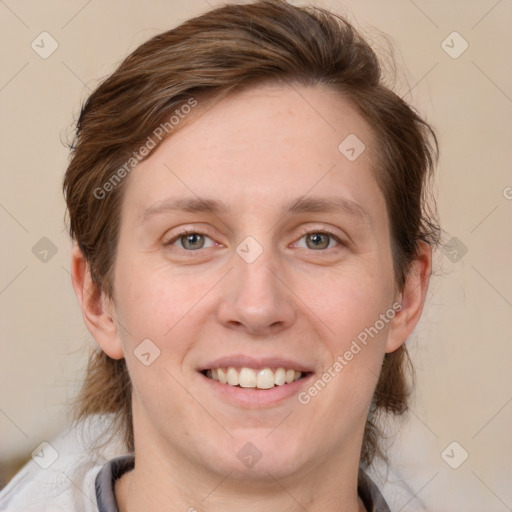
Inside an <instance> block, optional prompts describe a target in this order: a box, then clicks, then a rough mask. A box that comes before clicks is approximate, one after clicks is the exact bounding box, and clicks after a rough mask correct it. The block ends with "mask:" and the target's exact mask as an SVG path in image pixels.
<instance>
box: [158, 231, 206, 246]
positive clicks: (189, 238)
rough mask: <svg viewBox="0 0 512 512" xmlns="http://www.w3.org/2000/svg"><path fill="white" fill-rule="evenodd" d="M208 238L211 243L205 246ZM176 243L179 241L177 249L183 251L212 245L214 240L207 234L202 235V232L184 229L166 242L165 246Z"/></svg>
mask: <svg viewBox="0 0 512 512" xmlns="http://www.w3.org/2000/svg"><path fill="white" fill-rule="evenodd" d="M206 240H210V241H211V242H212V244H210V245H209V246H205V241H206ZM176 243H179V244H180V245H181V247H179V246H178V248H179V249H182V250H185V251H195V250H197V249H205V248H207V247H214V246H215V244H216V243H215V242H214V241H213V240H212V239H211V238H210V237H209V236H207V235H204V234H202V233H198V232H197V231H190V230H189V231H184V232H182V233H180V234H178V235H176V236H175V237H173V238H172V239H171V240H169V241H168V242H166V244H165V245H166V246H170V245H172V246H175V244H176Z"/></svg>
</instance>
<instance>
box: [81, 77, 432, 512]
mask: <svg viewBox="0 0 512 512" xmlns="http://www.w3.org/2000/svg"><path fill="white" fill-rule="evenodd" d="M200 107H201V105H199V106H198V107H197V108H200ZM349 134H356V135H357V137H358V138H359V139H360V140H361V141H363V142H364V144H365V145H366V150H365V151H364V152H363V153H362V154H361V155H360V156H359V157H358V158H357V159H356V160H355V161H349V160H348V159H347V158H346V157H345V156H344V155H343V154H342V153H341V152H340V151H339V150H338V145H339V144H340V143H341V141H343V140H344V139H345V138H346V137H347V135H349ZM374 149H375V142H374V140H373V135H372V132H371V130H370V128H369V126H368V125H367V124H366V122H365V121H364V120H363V119H362V118H361V116H360V115H359V114H358V113H357V112H356V111H355V110H354V109H353V108H352V107H351V105H350V104H349V103H347V102H346V100H344V99H342V98H341V97H340V96H339V95H338V94H337V93H335V92H334V91H332V90H331V89H328V88H326V87H323V86H317V87H304V86H297V85H294V86H293V87H288V86H270V85H260V86H257V87H253V88H251V89H249V90H245V91H242V92H238V93H236V94H232V95H230V96H228V97H226V98H224V99H222V100H221V101H219V102H218V103H216V104H215V106H214V107H213V108H210V109H208V110H205V111H204V112H202V114H201V115H200V116H199V117H198V118H197V119H195V120H194V122H192V123H188V124H187V125H186V126H185V127H183V128H182V129H180V130H179V131H177V132H176V133H175V134H174V135H173V136H172V137H170V138H169V139H167V140H166V141H165V142H164V143H163V144H162V145H161V146H160V147H159V148H158V149H157V150H156V151H155V152H154V153H153V154H152V155H151V156H150V157H149V158H148V159H147V160H145V161H144V162H143V163H141V164H139V165H138V166H137V167H136V168H134V169H133V171H132V172H131V174H130V176H129V178H127V183H125V185H126V189H125V190H124V199H123V207H122V215H121V230H120V238H119V246H118V253H117V257H116V261H115V273H114V288H115V291H114V297H113V300H108V299H107V297H105V295H104V294H103V292H102V291H101V290H99V289H98V288H97V287H96V286H95V285H93V284H92V282H91V279H90V273H89V269H88V266H87V264H86V262H85V261H84V259H83V256H82V255H81V253H80V251H79V250H78V248H76V247H75V249H74V250H73V256H72V257H73V261H72V275H73V285H74V288H75V291H76V294H77V297H78V299H79V302H80V304H81V308H82V311H83V316H84V320H85V322H86V324H87V327H88V329H89V330H90V332H91V334H92V336H93V337H94V338H95V339H96V341H97V342H98V344H99V345H100V346H101V348H102V349H103V350H104V351H105V352H106V353H107V354H108V355H109V356H111V357H113V358H122V357H125V358H126V363H127V365H128V369H129V372H130V375H131V379H132V383H133V414H134V432H135V458H136V467H135V469H134V470H133V471H131V472H129V473H127V474H125V475H124V476H123V477H122V478H121V479H120V480H119V481H118V482H117V484H116V497H117V501H118V504H119V509H120V511H122V512H127V511H128V512H132V511H138V510H154V511H159V510H183V511H185V510H190V508H191V507H193V508H194V509H196V510H198V511H200V510H208V512H217V511H223V512H230V511H234V510H237V511H238V510H240V508H243V510H244V511H249V512H250V511H256V510H258V511H262V510H282V511H290V512H291V511H299V510H303V509H307V510H308V511H309V512H317V511H320V510H321V511H322V512H331V511H332V512H334V511H339V510H344V511H346V512H355V511H361V510H364V507H363V505H362V502H361V501H360V500H359V498H358V496H357V470H358V466H359V456H360V449H361V444H362V439H363V431H364V426H365V422H366V418H367V413H368V408H369V405H370V402H371V397H372V395H373V391H374V388H375V385H376V383H377V378H378V375H379V370H380V366H381V364H382V359H383V357H384V355H385V353H386V352H392V351H394V350H396V349H397V348H398V347H399V346H400V345H401V344H402V343H404V341H405V340H406V339H407V337H408V336H409V335H410V334H411V332H412V331H413V329H414V327H415V325H416V323H417V322H418V320H419V318H420V315H421V310H422V307H423V304H424V300H425V295H426V292H427V287H428V282H429V278H430V274H431V250H430V248H429V247H428V246H427V245H426V244H423V243H422V244H421V245H420V250H419V257H418V259H417V260H416V261H415V262H414V264H413V265H412V267H411V272H410V273H409V275H408V278H407V283H406V285H405V287H404V289H403V290H401V291H400V290H397V288H396V285H395V280H394V275H393V267H392V258H391V248H390V227H389V219H388V216H387V212H386V206H385V199H384V196H383V194H382V192H381V191H380V189H379V187H378V186H377V182H376V180H375V177H374V173H373V171H372V167H371V166H372V163H373V161H372V159H375V158H376V156H375V151H374ZM170 196H173V197H181V196H192V197H197V196H199V197H201V198H210V199H216V200H222V201H224V202H225V203H227V205H228V206H229V208H230V210H229V212H227V213H221V214H218V215H215V214H212V213H188V212H185V211H173V212H165V213H160V214H155V215H153V216H151V217H149V218H148V219H147V221H146V222H144V223H141V216H143V213H144V212H145V211H146V210H147V209H148V208H149V207H151V206H153V205H155V204H156V203H158V202H159V201H162V200H164V199H166V198H169V197H170ZM303 196H306V197H317V198H327V197H333V196H336V197H343V198H346V199H349V200H351V201H353V202H355V203H357V204H358V205H359V206H360V207H362V208H363V209H364V210H365V211H366V212H367V218H360V217H358V216H355V215H349V214H348V213H347V212H344V211H343V210H341V209H340V210H338V211H336V212H315V213H311V212H310V213H307V212H306V213H299V214H295V213H293V214H292V213H288V214H285V215H283V214H282V213H281V208H282V206H283V205H284V204H285V203H288V202H289V201H291V200H293V199H297V198H301V197H303ZM182 228H190V229H191V230H193V231H194V232H196V233H199V234H203V235H205V238H204V239H201V238H199V240H197V239H196V240H195V241H193V242H194V244H195V245H192V249H190V245H189V246H186V247H188V250H187V249H186V247H185V246H184V245H183V244H186V242H187V240H186V239H185V240H184V239H183V238H181V239H180V238H176V237H178V235H179V233H180V229H182ZM325 230H330V231H331V232H332V233H333V234H334V236H335V237H338V239H339V240H340V242H338V241H337V240H336V238H330V237H328V236H327V235H325V236H324V237H323V238H322V237H320V241H318V238H316V239H315V240H314V241H316V242H317V245H320V248H317V245H315V244H314V243H312V241H311V237H310V236H308V235H306V234H305V233H306V232H308V233H310V234H311V235H314V234H315V233H319V232H320V233H322V232H325ZM247 236H251V237H253V238H254V239H255V240H256V241H257V242H258V243H259V245H260V246H261V248H262V249H263V252H262V253H261V254H260V255H259V256H258V257H257V258H256V260H255V261H253V262H252V263H248V262H247V261H245V260H244V259H243V258H242V257H240V256H239V254H238V253H237V252H236V249H237V247H238V246H239V244H240V243H241V242H242V241H243V240H244V239H245V238H246V237H247ZM317 236H318V235H317ZM313 238H314V236H313ZM169 241H170V242H171V244H172V245H165V244H166V243H168V242H169ZM203 243H204V245H201V244H203ZM395 302H399V303H401V304H402V309H401V311H400V312H398V313H397V314H396V315H395V316H394V318H393V319H392V320H391V321H390V322H389V323H386V324H385V327H384V328H383V329H381V330H380V331H379V333H378V335H377V336H375V337H374V338H373V339H371V341H370V342H369V343H368V345H367V346H365V347H364V348H363V349H362V350H361V351H360V352H359V353H358V354H357V355H355V356H354V358H353V359H352V360H351V361H350V362H349V363H348V364H347V365H346V366H345V367H344V368H343V370H342V371H340V372H339V373H338V374H337V375H336V377H334V378H333V379H332V380H331V382H329V383H328V385H326V386H325V388H324V389H323V390H322V391H321V392H319V393H318V394H317V395H316V396H315V397H313V398H311V400H310V402H309V403H308V404H306V405H304V404H301V403H299V401H298V400H297V396H296V394H294V396H291V397H289V398H286V399H284V400H282V401H280V402H279V403H276V404H273V405H271V406H268V407H257V406H251V405H247V406H241V405H240V404H233V403H231V402H230V401H229V400H227V399H226V397H225V396H224V395H222V394H221V393H219V392H218V391H216V390H214V389H213V387H212V386H211V383H210V382H209V381H207V380H206V379H205V377H204V376H203V375H201V374H200V373H198V367H199V366H200V365H201V364H204V363H205V362H207V361H211V360H213V359H215V358H216V357H219V356H224V355H233V354H246V355H251V356H254V357H265V356H269V357H271V356H278V357H286V358H290V359H293V360H296V361H301V362H307V363H308V364H309V365H311V367H312V368H313V371H314V380H316V379H318V378H319V377H320V376H321V375H322V373H323V372H324V371H326V370H327V369H328V368H329V367H332V366H333V363H334V362H335V361H336V358H337V357H338V356H339V355H343V354H344V353H345V352H346V351H347V350H348V349H349V347H350V345H351V343H352V341H353V340H354V339H356V337H357V335H358V334H359V333H360V332H362V331H364V329H365V328H368V327H370V326H373V325H374V324H375V322H376V320H378V319H379V315H381V314H383V313H385V312H386V311H388V310H389V309H390V308H391V307H392V305H393V304H394V303H395ZM147 338H149V339H151V340H152V342H153V343H154V344H155V345H156V346H157V347H158V348H159V350H160V356H159V357H158V358H157V359H155V360H154V362H152V363H151V364H150V365H149V366H145V365H144V364H142V363H141V362H140V360H139V359H137V358H136V357H135V355H134V350H135V349H136V347H137V346H138V345H139V344H140V343H141V341H142V340H144V339H147ZM310 385H311V383H310V384H308V386H305V385H304V387H302V388H300V390H301V391H304V390H307V389H308V387H309V386H310ZM247 442H251V443H252V444H253V445H254V446H256V447H257V449H258V451H259V452H260V453H261V459H260V460H259V461H258V462H257V463H256V464H255V465H253V466H252V467H246V466H245V465H244V464H242V463H241V461H240V460H239V458H238V457H237V453H238V451H239V450H240V449H241V448H242V447H243V446H244V445H245V444H246V443H247ZM303 507H304V508H303Z"/></svg>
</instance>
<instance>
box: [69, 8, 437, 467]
mask: <svg viewBox="0 0 512 512" xmlns="http://www.w3.org/2000/svg"><path fill="white" fill-rule="evenodd" d="M263 82H271V83H277V84H290V83H299V84H304V85H309V86H315V85H319V84H323V85H326V86H328V87H331V88H332V89H334V90H336V91H338V92H339V93H340V94H342V95H344V97H345V98H347V99H348V100H349V101H350V102H351V104H352V105H353V106H354V107H355V108H357V109H358V111H359V113H360V114H361V115H362V117H363V118H364V119H365V120H366V121H367V123H368V125H369V126H370V127H371V129H372V130H373V133H374V135H375V140H376V141H377V144H378V147H377V153H376V154H377V155H378V158H377V160H378V161H375V162H374V167H375V172H376V179H377V182H378V184H379V186H380V188H381V190H382V192H383V194H384V196H385V200H386V205H387V210H388V214H389V218H390V223H391V247H392V254H393V262H394V271H395V280H396V284H397V287H398V288H399V289H402V288H403V285H404V283H405V278H406V275H407V272H408V270H409V268H410V264H411V262H412V261H413V259H414V258H415V256H416V255H417V249H418V244H419V242H420V241H425V242H427V243H428V244H430V245H431V246H435V245H437V244H438V243H439V231H440V230H439V226H438V225H437V224H436V219H435V214H434V213H432V212H433V208H434V207H433V206H429V202H430V201H429V199H430V195H429V187H428V182H429V180H430V179H431V178H432V174H433V170H434V165H435V163H436V160H437V155H438V153H437V140H436V136H435V133H434V132H433V130H432V128H431V127H430V126H429V125H428V124H427V123H426V122H425V121H424V120H423V119H422V118H421V117H420V116H419V115H418V114H417V113H416V112H415V111H414V110H413V109H412V108H411V107H410V106H409V105H408V104H407V103H406V102H405V101H404V100H402V99H401V98H400V97H399V96H398V95H397V94H395V93H394V92H392V91H391V90H390V89H389V88H388V87H386V86H385V85H384V79H383V77H382V72H381V67H380V63H379V60H378V58H377V56H376V54H375V53H374V51H373V50H372V49H371V48H370V46H369V45H368V44H367V43H366V41H365V40H364V39H363V38H362V37H361V36H360V35H359V34H358V33H357V31H356V30H355V29H354V28H353V27H352V26H351V25H350V24H349V23H348V22H347V21H346V20H345V19H344V18H343V17H341V16H339V15H335V14H333V13H331V12H329V11H327V10H324V9H321V8H314V7H304V8H298V7H294V6H292V5H289V4H288V3H286V2H285V1H284V0H267V1H258V2H255V3H253V4H245V5H235V4H230V5H224V6H222V7H218V8H216V9H213V10H211V11H209V12H207V13H205V14H203V15H201V16H198V17H196V18H193V19H190V20H188V21H186V22H185V23H183V24H182V25H180V26H178V27H177V28H175V29H173V30H169V31H167V32H164V33H162V34H159V35H156V36H155V37H153V38H152V39H150V40H149V41H147V42H145V43H144V44H142V45H141V46H140V47H138V48H137V49H136V50H135V51H134V52H133V53H132V54H131V55H129V56H128V57H127V58H126V59H125V60H124V61H123V62H122V63H121V64H120V66H119V67H118V68H117V69H116V70H115V71H114V73H113V74H112V75H111V76H109V77H108V78H107V79H106V80H105V81H103V83H101V84H100V85H99V86H98V87H97V89H96V90H95V91H94V92H93V93H92V94H91V95H90V97H89V98H88V100H87V101H86V103H85V105H84V106H83V108H82V111H81V113H80V117H79V119H78V123H77V129H76V135H75V139H74V141H73V143H72V145H71V150H72V153H71V161H70V164H69V167H68V169H67V171H66V175H65V178H64V183H63V188H64V194H65V197H66V202H67V207H68V210H69V217H70V225H69V232H70V235H71V237H72V238H73V239H74V240H76V242H77V243H78V245H79V247H80V249H81V251H82V253H83V255H84V257H85V258H86V260H87V262H88V265H89V268H90V271H91V275H92V279H93V281H94V282H95V283H96V284H97V285H98V287H99V289H102V290H103V291H104V292H105V294H106V296H107V297H108V298H112V296H113V290H114V286H115V283H114V282H113V279H112V275H113V272H112V271H113V266H114V263H115V257H116V248H117V241H118V233H119V222H120V207H121V201H122V196H123V188H124V184H125V181H126V180H124V181H122V180H117V181H116V182H115V183H114V182H113V181H112V179H113V178H115V175H116V174H117V177H118V178H119V177H120V175H121V174H122V175H123V177H124V175H125V174H126V172H125V173H120V172H119V171H120V169H122V168H123V166H125V167H124V169H125V170H127V168H126V162H127V161H129V160H130V158H133V156H134V155H138V153H137V151H138V150H139V149H140V148H141V146H143V144H144V143H145V142H147V141H148V140H149V138H151V137H153V134H154V133H155V129H157V127H158V126H160V125H161V124H162V123H166V122H167V123H168V120H169V119H170V117H171V116H172V115H173V114H174V115H176V114H177V113H179V112H180V109H181V108H183V105H185V104H187V103H190V99H191V98H205V99H206V100H212V99H213V100H218V99H220V98H222V97H223V96H224V95H226V94H228V93H229V92H231V91H233V90H235V89H236V90H238V89H240V88H242V87H250V86H252V85H256V84H259V83H263ZM194 101H196V100H194ZM168 124H169V123H168ZM180 126H183V123H180V124H178V125H177V126H176V129H179V127H180ZM174 131H175V130H174ZM172 133H173V131H171V130H166V134H165V135H166V136H169V135H168V134H171V135H172ZM164 139H165V137H162V139H161V140H164ZM161 140H158V141H156V142H157V144H156V145H157V146H158V144H159V143H160V142H161ZM340 142H341V141H340ZM139 156H140V155H139ZM142 159H143V158H142ZM142 159H141V160H142ZM135 163H136V162H135ZM127 172H129V169H128V171H127ZM109 180H110V181H109ZM107 182H109V183H111V184H112V183H114V185H115V186H111V187H106V188H105V184H106V183H107ZM107 189H108V190H107ZM98 190H102V191H103V192H101V194H100V193H98V192H97V191H98ZM106 192H108V193H106ZM99 195H101V197H98V196H99ZM408 363H410V361H409V358H408V354H407V349H406V347H405V344H404V345H402V346H401V347H400V348H399V349H398V350H396V351H395V352H393V353H390V354H386V355H385V358H384V361H383V366H382V371H381V374H380V378H379V381H378V384H377V386H376V389H375V394H374V396H373V401H372V405H371V407H370V412H369V415H368V420H367V423H366V428H365V433H364V440H363V445H362V449H361V462H362V464H363V465H366V466H368V465H369V464H370V463H371V462H372V460H373V458H374V456H375V455H376V454H379V455H381V456H383V453H382V452H381V450H380V449H379V445H378V438H379V433H380V432H379V428H378V427H377V419H378V418H379V416H380V414H379V413H381V412H391V413H394V414H402V413H403V412H404V411H405V410H406V409H407V399H408V395H409V392H410V385H409V383H408V379H407V375H408V372H407V371H406V370H407V364H408ZM411 368H412V367H411ZM411 375H412V374H411ZM76 406H77V414H76V418H77V419H83V418H86V417H88V416H89V415H91V414H94V413H113V417H114V427H115V428H114V430H113V432H121V433H122V434H123V435H124V438H125V440H126V445H127V447H128V449H129V450H133V448H134V439H133V425H132V413H131V383H130V377H129V375H128V371H127V367H126V364H125V361H124V359H121V360H113V359H111V358H109V357H108V356H107V355H106V354H105V353H103V352H102V351H101V350H95V351H94V352H93V353H92V354H91V356H90V360H89V365H88V368H87V373H86V377H85V381H84V383H83V386H82V389H81V391H80V394H79V395H78V397H77V401H76Z"/></svg>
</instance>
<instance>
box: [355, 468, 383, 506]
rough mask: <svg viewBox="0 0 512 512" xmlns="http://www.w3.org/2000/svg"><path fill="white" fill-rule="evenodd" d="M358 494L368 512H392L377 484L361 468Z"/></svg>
mask: <svg viewBox="0 0 512 512" xmlns="http://www.w3.org/2000/svg"><path fill="white" fill-rule="evenodd" d="M357 494H358V495H359V497H360V498H361V501H362V502H363V503H364V506H365V508H366V510H367V511H368V512H391V509H390V508H389V506H388V504H387V503H386V500H385V499H384V496H382V493H381V492H380V490H379V488H378V487H377V484H376V483H375V482H374V481H373V480H372V479H371V478H370V477H369V476H368V475H367V474H366V473H365V472H364V471H363V470H362V469H361V468H359V474H358V480H357Z"/></svg>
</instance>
